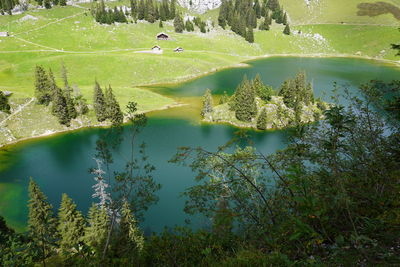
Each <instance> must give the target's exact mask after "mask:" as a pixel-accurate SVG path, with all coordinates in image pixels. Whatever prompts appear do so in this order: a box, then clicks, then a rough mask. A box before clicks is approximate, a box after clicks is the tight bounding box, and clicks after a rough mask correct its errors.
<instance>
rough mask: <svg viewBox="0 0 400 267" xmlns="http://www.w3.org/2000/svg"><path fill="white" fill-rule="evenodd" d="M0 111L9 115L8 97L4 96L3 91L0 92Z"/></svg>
mask: <svg viewBox="0 0 400 267" xmlns="http://www.w3.org/2000/svg"><path fill="white" fill-rule="evenodd" d="M0 111H3V112H5V113H10V111H11V106H10V104H9V103H8V97H7V96H6V95H5V94H4V92H3V91H0Z"/></svg>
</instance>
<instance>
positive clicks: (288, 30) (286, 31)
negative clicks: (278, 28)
mask: <svg viewBox="0 0 400 267" xmlns="http://www.w3.org/2000/svg"><path fill="white" fill-rule="evenodd" d="M283 33H284V34H286V35H290V27H289V24H286V26H285V29H284V30H283Z"/></svg>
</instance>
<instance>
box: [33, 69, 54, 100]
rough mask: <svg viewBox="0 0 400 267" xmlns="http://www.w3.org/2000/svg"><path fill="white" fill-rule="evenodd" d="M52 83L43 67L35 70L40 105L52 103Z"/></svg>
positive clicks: (37, 96) (36, 91) (36, 92)
mask: <svg viewBox="0 0 400 267" xmlns="http://www.w3.org/2000/svg"><path fill="white" fill-rule="evenodd" d="M50 92H51V91H50V82H49V77H48V76H47V74H46V71H45V70H44V68H43V67H42V66H38V65H36V69H35V96H36V98H37V100H38V103H39V104H41V105H46V106H47V105H48V104H49V103H50V101H51V93H50Z"/></svg>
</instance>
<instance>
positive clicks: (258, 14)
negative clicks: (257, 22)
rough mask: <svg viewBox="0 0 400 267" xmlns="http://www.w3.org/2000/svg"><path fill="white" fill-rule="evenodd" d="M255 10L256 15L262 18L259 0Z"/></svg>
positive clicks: (256, 2)
mask: <svg viewBox="0 0 400 267" xmlns="http://www.w3.org/2000/svg"><path fill="white" fill-rule="evenodd" d="M254 12H255V13H256V16H257V18H258V19H260V18H261V6H260V2H258V0H256V1H255V4H254Z"/></svg>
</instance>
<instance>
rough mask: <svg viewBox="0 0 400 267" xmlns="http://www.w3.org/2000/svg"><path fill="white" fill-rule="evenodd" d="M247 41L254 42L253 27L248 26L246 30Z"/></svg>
mask: <svg viewBox="0 0 400 267" xmlns="http://www.w3.org/2000/svg"><path fill="white" fill-rule="evenodd" d="M245 39H246V41H247V42H249V43H254V33H253V28H251V27H250V28H248V29H247V32H246V38H245Z"/></svg>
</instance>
